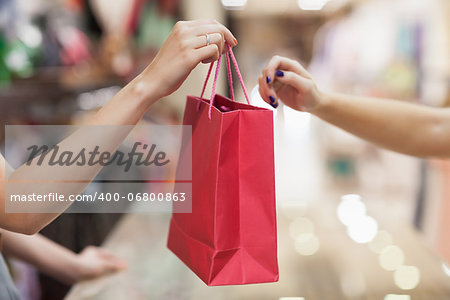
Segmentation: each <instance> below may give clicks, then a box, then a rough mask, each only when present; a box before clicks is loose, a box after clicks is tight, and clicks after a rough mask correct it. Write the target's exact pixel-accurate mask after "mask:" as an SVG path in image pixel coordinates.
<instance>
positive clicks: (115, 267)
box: [74, 246, 127, 282]
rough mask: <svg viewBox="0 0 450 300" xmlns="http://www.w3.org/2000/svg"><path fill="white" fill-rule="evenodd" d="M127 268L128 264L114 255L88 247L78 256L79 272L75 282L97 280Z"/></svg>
mask: <svg viewBox="0 0 450 300" xmlns="http://www.w3.org/2000/svg"><path fill="white" fill-rule="evenodd" d="M126 268H127V264H126V262H125V261H123V260H122V259H120V258H118V257H117V256H115V255H114V254H112V253H110V252H108V251H106V250H104V249H100V248H97V247H92V246H88V247H86V248H85V249H84V250H83V251H82V252H81V253H80V254H78V256H77V272H76V274H75V278H74V280H75V281H76V282H77V281H80V280H84V279H90V278H95V277H98V276H102V275H105V274H108V273H113V272H117V271H120V270H123V269H126Z"/></svg>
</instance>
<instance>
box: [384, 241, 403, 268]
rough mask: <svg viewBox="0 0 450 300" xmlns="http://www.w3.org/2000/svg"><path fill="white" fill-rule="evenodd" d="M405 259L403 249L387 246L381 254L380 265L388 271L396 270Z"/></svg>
mask: <svg viewBox="0 0 450 300" xmlns="http://www.w3.org/2000/svg"><path fill="white" fill-rule="evenodd" d="M404 260H405V256H404V254H403V250H402V249H400V248H399V247H397V246H393V245H391V246H387V247H386V248H384V249H383V251H382V252H381V254H380V265H381V267H382V268H383V269H385V270H388V271H395V270H397V269H398V268H399V267H400V266H401V265H403V262H404Z"/></svg>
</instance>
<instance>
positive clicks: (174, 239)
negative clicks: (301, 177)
mask: <svg viewBox="0 0 450 300" xmlns="http://www.w3.org/2000/svg"><path fill="white" fill-rule="evenodd" d="M230 50H231V49H230ZM230 54H231V55H232V52H230ZM231 57H232V58H233V59H234V56H231ZM227 60H228V57H227ZM234 61H235V60H234ZM219 64H220V60H219V62H218V66H217V69H216V79H217V70H218V69H219ZM228 65H229V64H228ZM235 65H236V64H235ZM210 70H211V68H210ZM237 72H239V71H238V69H237ZM209 73H210V72H209ZM209 73H208V74H209ZM238 74H239V73H238ZM239 77H240V76H239ZM229 78H231V76H230V77H229ZM213 94H214V91H213ZM231 94H232V95H233V93H231ZM245 94H246V93H245ZM211 101H212V103H211V102H210V101H209V100H206V99H203V98H201V97H194V96H188V97H187V102H186V110H185V113H184V120H183V124H184V125H191V126H192V137H191V140H190V141H183V144H189V143H191V145H192V212H191V213H173V215H172V219H171V223H170V230H169V238H168V248H169V249H170V250H171V251H172V252H173V253H175V254H176V255H177V256H178V257H179V258H180V259H181V260H182V261H183V262H184V263H185V264H186V265H187V266H188V267H189V268H190V269H191V270H192V271H193V272H194V273H195V274H197V276H198V277H200V279H202V280H203V281H204V282H205V283H206V284H207V285H210V286H216V285H234V284H250V283H265V282H274V281H278V263H277V233H276V210H275V170H274V142H273V113H272V111H270V110H267V109H263V108H258V107H254V106H251V105H247V104H242V103H238V102H235V101H232V100H230V99H228V98H226V97H223V96H220V95H213V97H212V100H211ZM175 189H176V188H175ZM174 205H176V204H174Z"/></svg>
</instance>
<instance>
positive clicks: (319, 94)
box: [308, 89, 332, 117]
mask: <svg viewBox="0 0 450 300" xmlns="http://www.w3.org/2000/svg"><path fill="white" fill-rule="evenodd" d="M314 94H315V95H314V98H315V99H316V101H315V105H314V106H313V107H311V108H310V109H309V110H308V112H309V113H311V114H313V115H316V116H318V117H320V115H322V114H323V113H325V111H326V110H327V108H328V107H329V106H330V103H331V102H332V101H331V94H330V93H328V92H323V91H320V90H318V89H316V90H315V92H314Z"/></svg>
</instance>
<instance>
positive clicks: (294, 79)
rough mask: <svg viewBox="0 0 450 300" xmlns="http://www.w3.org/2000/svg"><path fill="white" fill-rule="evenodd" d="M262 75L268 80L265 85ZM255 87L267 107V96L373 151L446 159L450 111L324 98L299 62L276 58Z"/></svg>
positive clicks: (352, 98)
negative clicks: (377, 148)
mask: <svg viewBox="0 0 450 300" xmlns="http://www.w3.org/2000/svg"><path fill="white" fill-rule="evenodd" d="M277 70H278V71H281V72H277ZM267 76H270V77H271V78H273V80H271V83H269V84H268V83H267V80H266V77H267ZM259 85H260V93H261V95H262V97H263V98H264V99H265V101H267V103H269V104H270V103H272V101H271V99H270V96H272V97H273V98H275V99H277V98H279V99H281V100H282V101H283V102H284V103H285V104H286V105H288V106H290V107H292V108H293V109H296V110H302V111H308V112H310V113H312V114H314V115H316V116H318V117H319V118H321V119H322V120H324V121H327V122H329V123H331V124H333V125H336V126H337V127H340V128H342V129H344V130H346V131H348V132H350V133H352V134H354V135H356V136H358V137H360V138H362V139H365V140H367V141H369V142H372V143H374V144H376V145H378V146H381V147H384V148H387V149H390V150H393V151H397V152H400V153H404V154H408V155H413V156H420V157H443V158H446V157H450V138H449V137H450V109H440V108H431V107H426V106H421V105H415V104H411V103H405V102H401V101H395V100H388V99H376V98H369V97H357V96H349V95H342V94H336V93H324V92H321V91H319V90H318V89H317V87H316V85H315V84H314V82H313V80H312V78H311V75H310V74H309V73H308V72H307V71H306V70H305V69H304V68H303V67H302V66H301V65H300V64H299V63H298V62H296V61H293V60H290V59H287V58H284V57H278V56H276V57H274V58H273V59H272V60H271V62H270V63H269V65H268V66H267V68H266V69H265V70H264V72H263V75H262V76H261V77H260V79H259ZM274 105H275V106H276V105H277V101H275V104H274Z"/></svg>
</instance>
